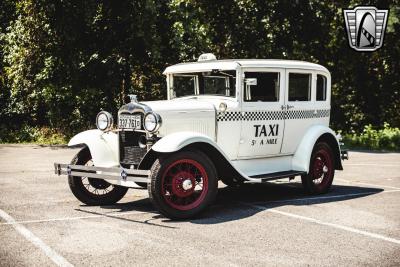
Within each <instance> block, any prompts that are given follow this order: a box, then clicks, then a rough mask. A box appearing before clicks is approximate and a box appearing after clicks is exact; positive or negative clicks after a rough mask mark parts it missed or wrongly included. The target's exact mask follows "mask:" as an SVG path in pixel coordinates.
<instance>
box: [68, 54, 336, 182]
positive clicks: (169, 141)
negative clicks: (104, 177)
mask: <svg viewBox="0 0 400 267" xmlns="http://www.w3.org/2000/svg"><path fill="white" fill-rule="evenodd" d="M215 69H217V70H222V71H224V70H230V71H232V70H234V71H235V73H236V84H235V86H236V94H235V96H233V97H227V96H211V95H194V96H186V97H180V98H173V94H172V90H171V87H172V83H173V77H174V76H173V75H176V74H185V73H191V72H206V71H210V70H215ZM251 72H255V73H264V72H266V73H271V72H272V73H277V74H279V75H278V76H277V77H279V82H278V84H279V86H277V89H276V90H278V91H279V97H278V98H279V99H278V100H277V101H269V102H264V101H256V102H248V101H245V100H244V99H245V94H246V83H245V78H246V77H245V75H246V73H251ZM291 73H295V74H298V73H301V74H308V75H309V77H310V78H311V80H310V82H311V83H310V92H309V94H310V95H309V98H310V99H309V100H308V101H290V99H289V92H288V88H289V75H290V74H291ZM164 74H165V75H166V79H167V86H168V100H163V101H149V102H141V103H140V104H143V105H145V106H147V107H149V108H150V109H151V110H152V111H153V112H155V113H158V114H159V115H160V116H161V118H162V125H161V127H160V128H159V130H158V132H157V133H156V135H157V137H158V138H159V140H158V141H156V142H155V143H154V144H152V146H151V147H148V150H149V151H150V150H151V151H152V152H155V153H173V152H176V151H179V150H182V149H184V148H185V147H187V146H190V145H194V144H197V145H198V146H200V147H202V148H203V150H204V152H205V153H206V154H208V152H207V149H209V148H211V147H212V148H214V149H215V150H213V151H214V152H212V153H214V154H215V151H217V152H218V156H219V157H222V158H223V160H224V161H225V162H226V163H228V164H229V166H230V168H233V169H234V171H236V172H237V173H239V174H240V176H241V178H243V179H245V180H247V181H249V182H262V181H265V179H264V180H263V179H260V178H261V177H263V176H265V175H267V176H268V174H273V173H282V172H288V171H293V172H299V173H302V172H304V173H307V172H308V171H309V166H310V157H311V153H312V151H313V147H314V144H315V143H316V141H317V140H318V139H319V138H321V137H322V136H324V137H325V138H328V139H329V140H330V142H331V143H332V144H333V145H334V147H333V148H332V149H333V151H334V152H335V158H336V159H339V160H338V161H337V162H336V169H342V166H341V161H340V147H339V143H338V140H337V138H336V135H335V133H334V132H333V131H332V130H331V129H330V128H329V120H330V109H331V105H330V100H331V98H330V96H331V76H330V73H329V71H328V70H327V69H326V68H325V67H323V66H321V65H318V64H313V63H308V62H302V61H292V60H269V59H265V60H264V59H262V60H235V59H232V60H210V61H207V60H206V61H202V62H193V63H182V64H177V65H173V66H170V67H168V68H166V70H165V71H164ZM261 75H262V74H261ZM317 75H320V76H323V77H325V78H324V79H325V90H326V91H325V100H323V101H318V100H317V97H316V95H317V92H316V90H317V89H316V88H317V85H316V83H317ZM253 82H254V81H253ZM250 86H251V85H250ZM221 103H223V104H222V106H225V107H226V109H225V108H222V109H221ZM133 105H134V103H133ZM120 113H121V112H120ZM119 133H120V132H118V131H116V132H115V131H107V132H102V131H100V130H90V131H86V132H83V133H80V134H78V135H76V136H75V137H74V138H72V139H71V141H70V142H69V146H73V145H78V144H86V145H87V146H88V147H89V149H90V152H91V154H92V157H93V162H94V165H95V166H98V167H119V166H120V160H121V159H120V153H119V150H120V148H119V140H118V134H119ZM209 153H211V152H209ZM141 164H142V163H141ZM149 166H150V165H148V164H147V165H146V164H145V165H143V166H139V167H140V168H144V169H149ZM136 167H137V166H132V167H131V168H136ZM222 171H223V170H222ZM111 182H113V181H111ZM114 183H115V181H114ZM118 184H121V185H126V186H131V185H132V183H129V182H128V181H126V182H124V181H118Z"/></svg>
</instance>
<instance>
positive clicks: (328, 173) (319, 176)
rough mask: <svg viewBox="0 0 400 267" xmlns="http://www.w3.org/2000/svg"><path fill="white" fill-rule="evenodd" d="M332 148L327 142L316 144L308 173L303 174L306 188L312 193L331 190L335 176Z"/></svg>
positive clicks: (302, 179)
mask: <svg viewBox="0 0 400 267" xmlns="http://www.w3.org/2000/svg"><path fill="white" fill-rule="evenodd" d="M334 166H335V164H334V158H333V153H332V149H331V148H330V146H329V145H328V144H327V143H324V142H319V143H317V144H316V145H315V147H314V150H313V152H312V155H311V159H310V169H309V172H308V174H306V175H303V176H301V182H302V184H303V187H304V189H305V190H306V191H307V192H308V193H310V194H323V193H326V192H328V191H329V188H330V187H331V185H332V182H333V177H334V176H335V167H334Z"/></svg>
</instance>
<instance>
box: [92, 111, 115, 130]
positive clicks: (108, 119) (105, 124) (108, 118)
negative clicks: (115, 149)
mask: <svg viewBox="0 0 400 267" xmlns="http://www.w3.org/2000/svg"><path fill="white" fill-rule="evenodd" d="M96 125H97V128H98V129H99V130H101V131H106V130H109V129H110V128H111V127H112V126H113V117H112V115H111V114H110V113H109V112H107V111H100V112H99V114H97V117H96Z"/></svg>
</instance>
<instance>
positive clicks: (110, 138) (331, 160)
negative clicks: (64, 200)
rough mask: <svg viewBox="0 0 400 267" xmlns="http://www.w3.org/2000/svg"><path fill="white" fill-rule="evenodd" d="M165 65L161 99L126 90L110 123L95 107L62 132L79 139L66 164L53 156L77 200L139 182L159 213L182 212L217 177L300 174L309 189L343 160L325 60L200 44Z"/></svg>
mask: <svg viewBox="0 0 400 267" xmlns="http://www.w3.org/2000/svg"><path fill="white" fill-rule="evenodd" d="M164 74H165V75H166V79H167V90H168V100H162V101H149V102H141V103H138V102H137V100H136V97H135V96H130V99H128V101H127V104H125V105H123V106H122V107H121V108H120V109H119V111H118V116H117V117H116V122H117V123H116V125H114V124H113V116H112V115H111V114H110V113H108V112H106V111H101V112H100V113H99V114H98V115H97V119H96V124H97V128H98V129H96V130H89V131H85V132H82V133H79V134H78V135H76V136H74V137H73V138H72V139H71V141H70V142H69V144H68V145H69V146H75V145H82V144H84V145H85V147H84V148H83V149H82V150H81V151H80V152H79V153H78V154H77V155H76V156H75V158H74V159H73V160H72V162H71V164H59V163H55V172H56V174H58V175H60V174H67V175H68V181H69V185H70V188H71V190H72V193H73V194H74V195H75V196H76V197H77V198H78V199H79V200H80V201H82V202H83V203H85V204H88V205H108V204H113V203H115V202H117V201H119V200H120V199H121V198H122V197H123V196H124V195H125V193H126V192H127V190H128V188H131V187H135V186H137V185H139V186H143V187H146V186H147V188H148V192H149V196H150V199H151V201H152V202H153V204H154V206H155V207H156V208H157V209H158V210H159V211H160V212H161V213H162V214H164V215H165V216H167V217H169V218H172V219H184V218H189V217H193V216H195V215H197V214H199V213H200V212H201V211H203V210H204V209H205V208H206V207H207V206H208V205H210V204H211V203H212V202H213V201H214V199H215V197H216V195H217V191H218V190H217V189H218V181H219V180H221V181H222V182H223V183H225V184H226V185H228V186H239V185H240V184H242V183H264V182H267V181H270V180H276V179H282V178H289V179H292V178H294V177H295V176H301V180H302V183H303V186H304V188H305V190H306V191H307V192H309V193H311V194H320V193H325V192H327V191H328V190H329V188H330V186H331V184H332V181H333V177H334V173H335V170H342V169H343V167H342V162H341V160H342V159H344V158H347V152H344V151H342V152H341V149H340V143H339V140H338V139H339V138H338V137H337V136H336V135H335V133H334V132H333V131H332V130H331V129H330V128H329V117H330V109H331V105H330V102H331V76H330V73H329V71H328V70H327V69H326V68H325V67H323V66H321V65H317V64H313V63H308V62H303V61H292V60H270V59H251V60H249V59H238V60H236V59H229V60H216V58H215V56H214V55H212V54H203V55H201V56H200V58H199V60H198V62H191V63H182V64H177V65H173V66H170V67H168V68H166V70H165V71H164Z"/></svg>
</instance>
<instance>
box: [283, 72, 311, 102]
mask: <svg viewBox="0 0 400 267" xmlns="http://www.w3.org/2000/svg"><path fill="white" fill-rule="evenodd" d="M311 77H312V75H311V74H308V73H289V101H310V100H311Z"/></svg>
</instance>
